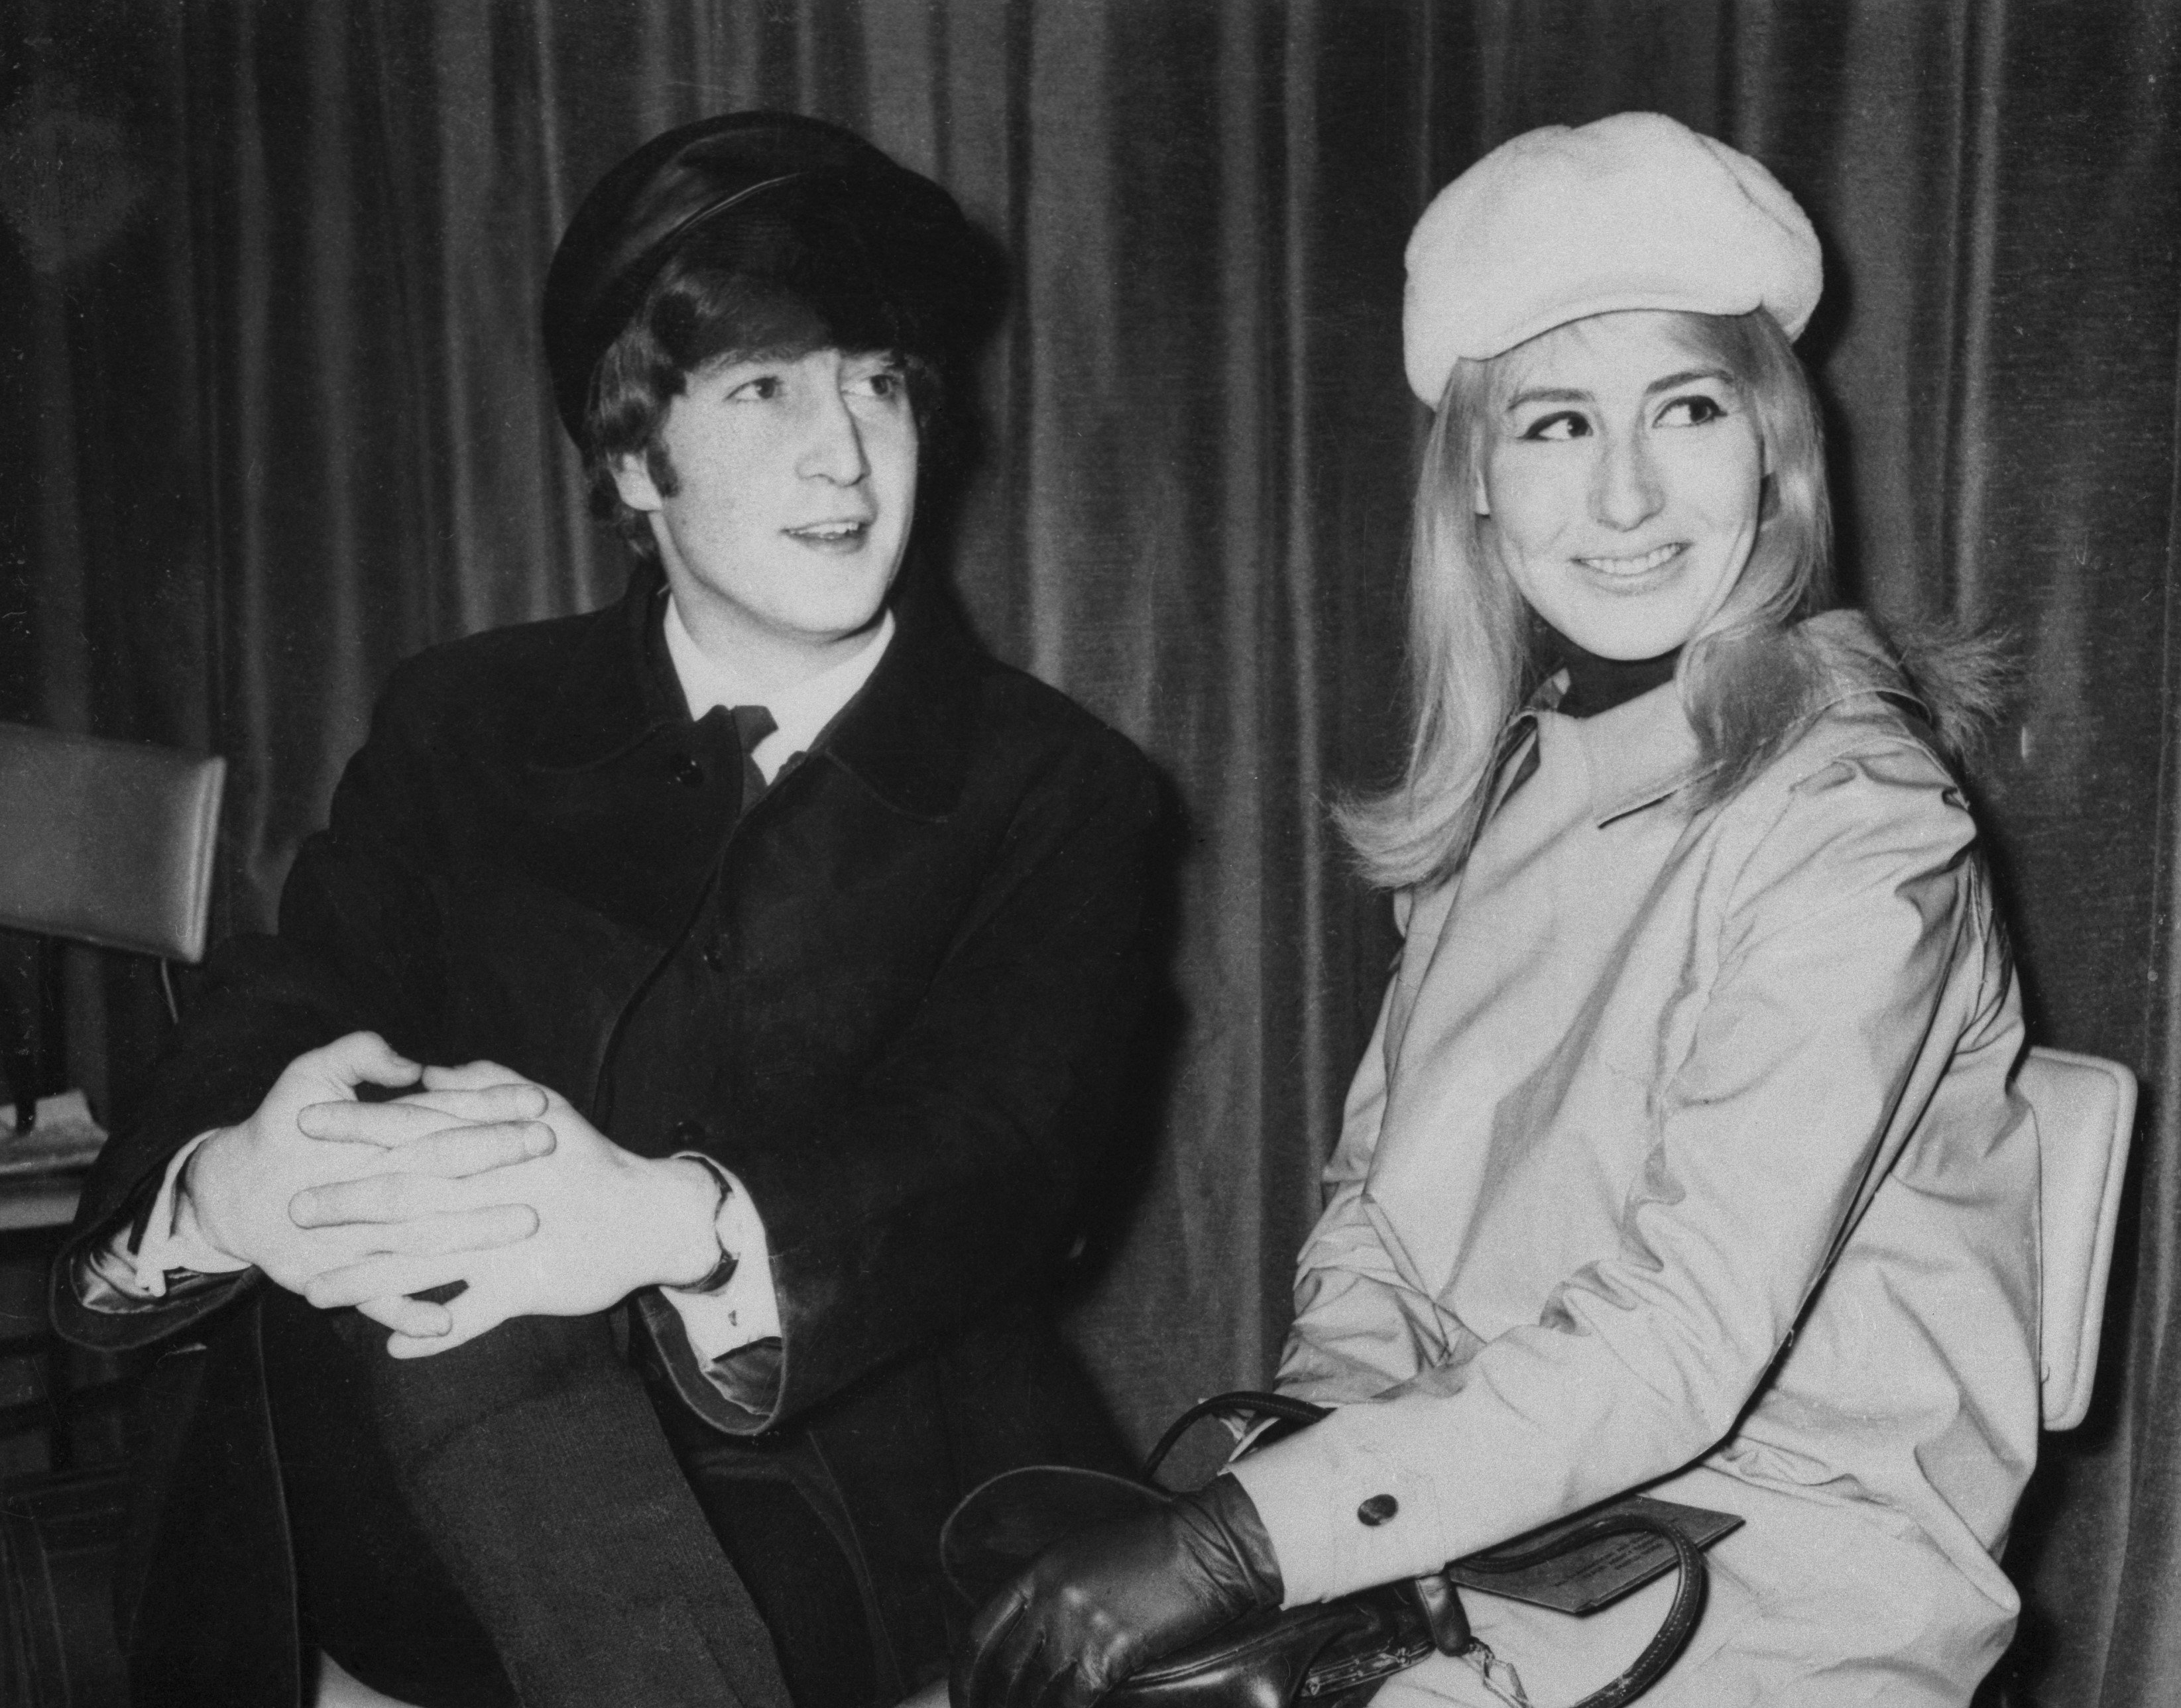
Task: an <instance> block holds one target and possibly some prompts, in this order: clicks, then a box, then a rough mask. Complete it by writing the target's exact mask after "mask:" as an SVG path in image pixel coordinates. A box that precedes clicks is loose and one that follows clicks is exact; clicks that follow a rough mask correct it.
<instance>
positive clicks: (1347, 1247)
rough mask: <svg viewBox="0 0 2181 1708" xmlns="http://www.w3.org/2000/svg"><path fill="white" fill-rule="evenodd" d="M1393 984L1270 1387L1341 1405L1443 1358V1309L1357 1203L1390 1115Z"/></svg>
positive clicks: (1332, 1166) (1306, 1254)
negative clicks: (1396, 1259) (1408, 1276)
mask: <svg viewBox="0 0 2181 1708" xmlns="http://www.w3.org/2000/svg"><path fill="white" fill-rule="evenodd" d="M1394 995H1395V983H1394V982H1392V981H1389V983H1388V985H1387V988H1386V995H1385V999H1384V1000H1383V1001H1382V1002H1381V1003H1380V1004H1379V1006H1378V1025H1377V1026H1376V1027H1375V1028H1372V1033H1371V1042H1370V1044H1368V1045H1367V1047H1366V1049H1365V1050H1364V1052H1363V1060H1362V1061H1361V1063H1359V1064H1358V1065H1357V1066H1356V1077H1355V1079H1354V1081H1353V1082H1352V1083H1350V1086H1349V1088H1348V1101H1347V1105H1346V1107H1345V1110H1344V1114H1343V1116H1342V1120H1341V1126H1340V1142H1339V1143H1338V1144H1337V1145H1335V1146H1334V1147H1333V1159H1332V1160H1331V1161H1330V1162H1328V1164H1327V1165H1326V1169H1325V1176H1324V1184H1325V1193H1326V1201H1325V1209H1324V1212H1323V1214H1322V1215H1320V1216H1319V1217H1318V1220H1317V1226H1316V1227H1314V1228H1313V1229H1312V1230H1311V1236H1310V1238H1309V1240H1308V1242H1306V1244H1305V1245H1304V1247H1303V1248H1302V1254H1301V1256H1300V1258H1298V1259H1296V1262H1295V1325H1294V1326H1293V1328H1292V1329H1291V1330H1290V1331H1289V1335H1288V1342H1287V1351H1286V1353H1285V1355H1284V1357H1283V1358H1282V1359H1281V1361H1280V1369H1279V1375H1278V1379H1277V1382H1276V1384H1275V1385H1276V1386H1278V1389H1279V1391H1281V1392H1282V1393H1284V1394H1293V1395H1295V1396H1296V1397H1299V1398H1301V1399H1306V1400H1315V1401H1316V1402H1317V1403H1318V1404H1320V1405H1338V1404H1341V1403H1344V1402H1349V1401H1354V1400H1367V1399H1370V1398H1372V1397H1373V1396H1375V1395H1378V1394H1381V1393H1383V1392H1384V1391H1386V1390H1387V1389H1388V1388H1389V1387H1391V1386H1394V1384H1395V1383H1397V1382H1402V1381H1406V1380H1408V1379H1409V1378H1410V1377H1411V1376H1414V1375H1416V1374H1417V1373H1418V1372H1419V1371H1420V1370H1423V1369H1428V1368H1429V1367H1430V1366H1431V1365H1432V1364H1434V1363H1436V1362H1438V1360H1439V1359H1440V1358H1442V1357H1443V1356H1444V1351H1445V1342H1444V1334H1443V1332H1442V1331H1441V1328H1440V1324H1439V1317H1440V1313H1439V1311H1438V1308H1437V1306H1436V1305H1435V1304H1434V1303H1433V1301H1432V1300H1431V1299H1429V1298H1427V1297H1425V1296H1424V1295H1423V1294H1422V1293H1420V1292H1417V1291H1416V1289H1415V1288H1413V1287H1410V1286H1409V1285H1408V1284H1407V1283H1406V1282H1405V1281H1403V1280H1402V1279H1401V1276H1400V1274H1399V1272H1398V1271H1397V1270H1396V1269H1395V1267H1394V1264H1393V1262H1392V1260H1391V1259H1389V1257H1388V1256H1387V1254H1386V1248H1385V1247H1384V1245H1383V1244H1382V1243H1381V1242H1380V1241H1379V1238H1378V1231H1377V1230H1376V1229H1375V1228H1374V1227H1373V1226H1372V1224H1371V1220H1370V1217H1369V1215H1368V1214H1367V1212H1366V1210H1365V1209H1364V1206H1363V1188H1364V1183H1365V1182H1366V1181H1367V1179H1368V1177H1369V1175H1370V1171H1371V1158H1372V1154H1374V1153H1375V1151H1376V1150H1377V1149H1378V1130H1379V1127H1380V1124H1381V1123H1382V1122H1383V1120H1384V1118H1385V1113H1386V1029H1387V1021H1388V1018H1389V1015H1390V1014H1391V1012H1392V1011H1393V1006H1394Z"/></svg>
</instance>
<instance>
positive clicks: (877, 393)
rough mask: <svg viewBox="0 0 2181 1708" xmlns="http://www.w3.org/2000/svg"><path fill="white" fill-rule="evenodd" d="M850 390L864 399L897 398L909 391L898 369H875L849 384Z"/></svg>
mask: <svg viewBox="0 0 2181 1708" xmlns="http://www.w3.org/2000/svg"><path fill="white" fill-rule="evenodd" d="M848 388H849V390H851V391H853V392H855V393H858V394H860V395H862V396H864V397H875V398H886V399H893V398H897V397H899V396H901V395H902V394H903V392H904V391H905V390H906V389H907V385H906V383H905V382H904V381H903V378H902V376H901V371H900V370H899V369H898V368H891V367H881V368H874V369H873V370H872V371H871V372H869V373H867V374H862V375H859V377H856V378H855V379H853V380H851V381H850V382H849V383H848Z"/></svg>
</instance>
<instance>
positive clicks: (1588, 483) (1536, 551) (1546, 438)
mask: <svg viewBox="0 0 2181 1708" xmlns="http://www.w3.org/2000/svg"><path fill="white" fill-rule="evenodd" d="M1505 361H1506V371H1505V375H1504V377H1502V379H1501V381H1500V384H1499V387H1498V388H1497V389H1498V392H1499V398H1498V399H1496V400H1495V403H1494V408H1493V410H1492V414H1491V418H1490V420H1489V421H1488V423H1487V433H1486V436H1485V442H1484V445H1483V456H1482V458H1481V459H1480V462H1479V466H1478V471H1477V482H1476V490H1475V492H1474V493H1473V494H1472V499H1473V502H1474V503H1475V504H1476V507H1477V514H1478V515H1480V516H1483V517H1484V518H1486V520H1485V521H1484V522H1483V524H1482V534H1483V540H1484V543H1485V546H1486V548H1487V549H1488V550H1489V551H1491V552H1492V553H1494V555H1495V556H1496V558H1497V559H1498V561H1499V564H1500V565H1501V566H1502V567H1503V568H1504V569H1505V570H1506V572H1507V574H1508V575H1509V576H1510V577H1511V578H1512V579H1513V581H1514V582H1515V585H1516V587H1518V588H1520V589H1521V593H1522V597H1523V598H1525V599H1527V601H1528V602H1529V603H1530V606H1531V609H1533V610H1535V611H1536V612H1537V613H1538V614H1539V615H1540V616H1542V617H1543V618H1544V620H1546V621H1547V622H1549V623H1550V624H1551V625H1553V626H1554V628H1556V629H1558V630H1559V631H1560V632H1561V633H1562V634H1563V635H1565V636H1567V637H1568V638H1569V639H1570V640H1571V641H1573V642H1575V643H1576V645H1577V646H1580V647H1584V648H1585V649H1587V651H1590V652H1593V653H1597V654H1598V655H1599V656H1600V657H1602V658H1655V657H1656V656H1658V655H1659V653H1667V652H1671V651H1672V650H1673V649H1674V648H1675V647H1678V646H1680V645H1681V644H1682V643H1683V642H1686V641H1687V640H1688V639H1689V637H1690V636H1692V635H1693V634H1695V633H1696V632H1697V631H1698V629H1699V628H1701V627H1702V626H1703V624H1704V622H1705V621H1706V620H1708V619H1709V617H1710V616H1711V615H1712V614H1713V613H1714V612H1715V611H1717V610H1718V609H1719V608H1720V604H1721V603H1723V602H1724V601H1725V598H1726V596H1727V595H1728V594H1729V593H1730V592H1732V591H1733V588H1734V584H1735V581H1737V578H1738V577H1739V576H1741V574H1742V566H1743V565H1745V564H1747V563H1748V561H1749V553H1750V548H1751V547H1752V546H1753V545H1754V544H1755V543H1756V540H1757V526H1758V512H1759V504H1760V502H1761V499H1762V494H1763V485H1764V444H1763V442H1762V440H1761V439H1760V438H1759V433H1758V430H1757V423H1756V420H1755V417H1754V416H1753V413H1752V411H1751V410H1750V408H1749V406H1748V399H1745V398H1744V396H1743V395H1742V388H1741V387H1740V386H1739V385H1738V384H1737V382H1736V380H1735V378H1734V377H1733V376H1732V375H1731V373H1729V372H1726V371H1725V369H1724V368H1722V367H1720V366H1719V365H1718V364H1717V362H1716V361H1715V359H1714V358H1712V357H1710V356H1708V355H1701V354H1698V353H1697V352H1696V351H1695V350H1694V348H1693V346H1692V344H1691V343H1690V342H1689V341H1688V340H1687V339H1686V338H1685V337H1684V336H1683V335H1682V333H1681V318H1680V317H1678V316H1676V315H1673V314H1670V313H1665V312H1659V311H1649V310H1635V311H1628V312H1625V313H1618V314H1601V315H1593V316H1592V317H1590V318H1588V319H1587V320H1579V321H1574V322H1570V323H1569V324H1568V325H1566V326H1563V327H1559V328H1555V329H1554V330H1553V331H1551V332H1549V333H1543V334H1542V335H1541V336H1539V337H1538V338H1536V339H1532V340H1531V341H1530V342H1529V343H1528V344H1524V345H1522V346H1521V347H1520V348H1519V349H1517V350H1515V351H1513V352H1511V353H1510V355H1508V356H1507V357H1506V358H1505Z"/></svg>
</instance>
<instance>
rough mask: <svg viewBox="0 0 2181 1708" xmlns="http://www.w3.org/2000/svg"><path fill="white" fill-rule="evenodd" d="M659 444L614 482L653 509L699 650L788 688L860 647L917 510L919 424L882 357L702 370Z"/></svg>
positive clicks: (633, 503)
mask: <svg viewBox="0 0 2181 1708" xmlns="http://www.w3.org/2000/svg"><path fill="white" fill-rule="evenodd" d="M660 443H661V444H662V445H663V446H664V447H665V452H666V458H667V461H668V463H669V464H670V465H671V467H672V469H673V474H674V478H673V480H672V481H671V482H669V483H670V484H671V485H672V486H673V488H674V490H673V491H672V492H671V493H668V492H662V491H661V490H660V483H659V482H655V481H654V479H653V478H652V476H651V472H650V471H649V468H647V467H646V466H645V461H644V459H643V456H642V455H628V456H624V457H623V458H621V460H620V461H619V462H618V463H616V465H615V468H614V479H615V482H616V485H617V486H618V487H619V488H620V489H621V499H622V500H623V501H624V502H625V503H627V504H628V505H629V506H630V507H631V508H632V509H633V510H640V511H643V512H644V513H645V514H646V515H648V517H649V521H650V523H651V532H652V537H653V538H654V539H655V540H657V542H658V543H659V555H660V561H661V562H662V564H663V565H665V570H666V580H667V585H668V586H669V587H671V588H672V590H673V593H674V600H675V603H676V605H677V606H678V607H679V609H680V610H681V613H682V621H683V622H684V623H685V624H687V626H688V629H689V631H690V634H691V635H692V636H693V638H694V639H695V640H696V642H697V643H698V645H699V646H701V647H704V649H705V651H706V652H708V653H711V654H712V655H713V656H714V657H715V658H721V659H722V660H723V661H724V660H727V659H733V660H735V661H737V663H739V664H741V665H742V666H743V668H745V669H748V670H750V671H751V672H752V673H753V674H754V675H757V676H759V678H760V679H770V680H775V681H777V682H779V683H781V684H782V685H785V684H786V683H787V682H790V681H795V680H801V679H802V678H803V677H805V676H809V675H814V674H816V673H817V672H818V671H819V670H820V669H825V667H826V666H827V665H829V664H833V663H836V662H837V661H838V660H839V659H841V658H843V657H845V656H847V655H848V654H849V653H852V652H853V651H854V649H855V647H856V646H857V645H858V644H859V642H860V639H861V637H862V636H864V634H865V633H866V632H867V631H869V630H870V626H871V625H872V624H873V623H875V621H876V620H878V615H879V611H880V608H881V606H882V605H883V604H884V603H885V600H886V590H887V588H888V587H891V586H892V584H893V578H894V574H895V572H896V571H897V570H898V569H899V568H900V567H901V557H902V551H903V548H904V547H905V546H906V545H907V544H908V527H909V522H910V520H911V518H912V517H913V515H914V512H915V509H916V451H917V439H916V418H915V416H914V415H913V414H912V413H911V411H910V408H909V401H908V383H907V381H906V380H905V379H904V377H903V375H902V372H901V371H900V369H899V368H898V367H897V366H896V365H895V363H894V362H893V361H892V359H891V358H890V357H887V356H885V355H867V354H852V353H850V352H848V351H844V350H831V349H820V350H812V351H810V352H809V353H808V354H807V355H797V356H783V357H763V356H759V357H750V358H743V357H734V358H730V359H727V360H725V361H717V362H714V363H712V364H710V365H709V366H705V367H703V368H699V369H698V370H697V372H694V373H693V374H691V375H690V376H689V379H688V383H687V387H686V388H685V389H684V390H683V392H682V395H680V396H679V397H677V398H676V399H674V401H673V403H672V405H671V406H670V407H669V408H668V410H667V412H666V420H665V424H664V425H663V427H661V429H660Z"/></svg>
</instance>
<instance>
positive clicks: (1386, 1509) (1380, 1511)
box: [1356, 1495, 1401, 1530]
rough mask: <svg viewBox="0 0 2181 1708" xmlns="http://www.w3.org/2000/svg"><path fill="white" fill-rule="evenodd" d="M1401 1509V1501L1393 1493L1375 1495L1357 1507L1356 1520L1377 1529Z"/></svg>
mask: <svg viewBox="0 0 2181 1708" xmlns="http://www.w3.org/2000/svg"><path fill="white" fill-rule="evenodd" d="M1400 1510H1401V1503H1400V1501H1397V1500H1395V1499H1394V1497H1393V1496H1391V1495H1373V1496H1371V1498H1370V1499H1369V1500H1367V1501H1364V1503H1363V1504H1362V1505H1361V1506H1360V1507H1357V1508H1356V1523H1359V1524H1366V1525H1368V1526H1369V1527H1370V1528H1371V1529H1374V1530H1375V1529H1378V1526H1379V1525H1381V1524H1383V1523H1385V1522H1386V1520H1387V1519H1389V1518H1392V1517H1393V1516H1394V1513H1396V1512H1400Z"/></svg>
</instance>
